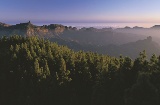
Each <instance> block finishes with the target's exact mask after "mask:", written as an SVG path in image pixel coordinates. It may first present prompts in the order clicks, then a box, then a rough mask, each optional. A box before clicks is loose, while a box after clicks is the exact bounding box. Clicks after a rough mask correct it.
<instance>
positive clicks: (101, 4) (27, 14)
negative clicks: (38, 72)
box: [0, 0, 160, 23]
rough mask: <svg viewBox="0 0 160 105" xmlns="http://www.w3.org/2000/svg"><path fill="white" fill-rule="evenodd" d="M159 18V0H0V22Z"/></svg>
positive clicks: (129, 20)
mask: <svg viewBox="0 0 160 105" xmlns="http://www.w3.org/2000/svg"><path fill="white" fill-rule="evenodd" d="M28 20H31V21H32V22H35V23H36V22H37V23H38V22H44V23H45V22H160V0H0V22H6V23H18V22H24V21H28Z"/></svg>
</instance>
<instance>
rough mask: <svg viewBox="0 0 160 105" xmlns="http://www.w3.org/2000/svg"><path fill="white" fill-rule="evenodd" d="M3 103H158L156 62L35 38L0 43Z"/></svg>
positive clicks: (14, 38)
mask: <svg viewBox="0 0 160 105" xmlns="http://www.w3.org/2000/svg"><path fill="white" fill-rule="evenodd" d="M0 66H1V72H0V82H1V87H0V93H1V94H0V104H1V105H11V104H12V105H27V104H29V105H124V104H126V105H134V104H137V105H144V104H145V105H150V104H148V103H153V104H154V105H156V104H157V103H159V99H160V97H159V96H160V58H159V57H157V56H156V55H153V56H152V57H151V58H150V59H149V60H148V59H147V57H146V53H145V51H143V52H142V53H140V56H139V57H138V58H136V59H135V60H132V59H131V58H129V57H122V56H120V58H115V57H110V56H107V55H100V54H97V53H92V52H83V51H79V52H74V51H72V50H71V49H68V48H67V47H65V46H59V45H57V44H56V43H52V42H50V41H48V40H44V39H41V38H38V37H25V38H24V37H21V36H11V37H5V36H4V37H2V38H1V39H0Z"/></svg>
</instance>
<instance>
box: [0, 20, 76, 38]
mask: <svg viewBox="0 0 160 105" xmlns="http://www.w3.org/2000/svg"><path fill="white" fill-rule="evenodd" d="M69 30H77V29H76V28H75V27H73V28H72V27H68V26H63V25H60V24H50V25H43V26H36V25H33V24H32V23H31V22H30V21H29V22H27V23H20V24H16V25H8V24H5V23H0V35H6V36H10V35H22V36H33V35H37V36H40V37H53V36H57V35H59V34H62V33H63V32H64V31H69Z"/></svg>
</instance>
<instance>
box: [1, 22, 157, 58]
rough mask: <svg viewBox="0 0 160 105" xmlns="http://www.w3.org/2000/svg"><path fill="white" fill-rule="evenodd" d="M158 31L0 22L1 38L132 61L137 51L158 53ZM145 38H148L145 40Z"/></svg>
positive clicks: (154, 27)
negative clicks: (22, 38)
mask: <svg viewBox="0 0 160 105" xmlns="http://www.w3.org/2000/svg"><path fill="white" fill-rule="evenodd" d="M158 32H159V25H155V26H153V27H151V28H143V27H138V26H135V27H133V28H130V27H125V28H118V29H112V28H103V29H96V28H94V27H90V28H85V27H84V28H81V29H77V28H76V27H71V26H69V27H68V26H63V25H61V24H50V25H43V26H37V25H34V24H32V23H31V22H30V21H29V22H26V23H20V24H16V25H8V24H5V23H0V35H1V36H3V35H6V36H11V35H22V36H34V35H36V36H39V37H44V38H47V39H49V40H51V41H53V42H57V43H58V44H60V45H66V46H68V47H69V48H71V49H73V50H75V51H79V50H84V51H93V52H97V53H100V54H109V55H112V56H119V55H120V54H122V55H124V56H130V57H132V58H136V57H137V56H138V54H139V52H141V51H143V50H146V52H147V53H148V55H149V56H151V55H152V54H153V53H155V54H160V47H159V45H158V44H157V43H156V42H154V41H153V40H155V39H156V41H158V40H159V38H158V36H156V35H158ZM149 34H150V35H149ZM147 36H152V37H148V38H147V39H145V38H146V37H147ZM155 36H156V37H155ZM152 39H153V40H152ZM137 40H138V41H137Z"/></svg>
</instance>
